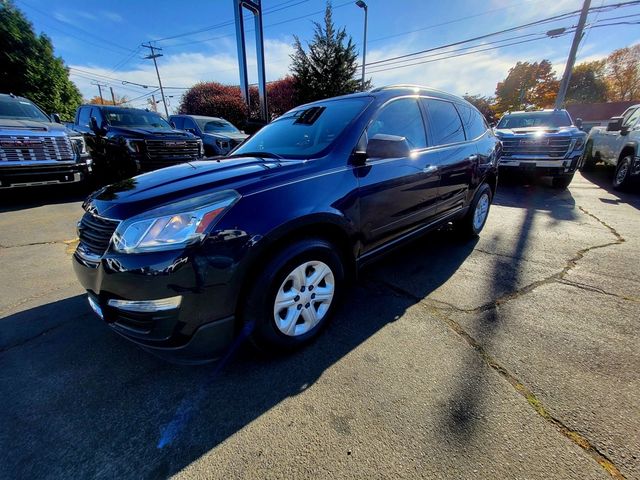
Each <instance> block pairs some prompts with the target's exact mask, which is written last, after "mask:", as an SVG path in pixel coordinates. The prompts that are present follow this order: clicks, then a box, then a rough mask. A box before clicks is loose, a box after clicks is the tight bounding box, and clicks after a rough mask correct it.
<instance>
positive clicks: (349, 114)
mask: <svg viewBox="0 0 640 480" xmlns="http://www.w3.org/2000/svg"><path fill="white" fill-rule="evenodd" d="M369 102H370V98H368V97H360V98H349V99H341V100H334V101H328V102H322V103H321V102H318V103H314V104H313V105H308V106H304V107H302V108H295V109H293V110H290V111H289V112H287V113H285V114H284V115H282V116H281V117H279V118H277V119H276V120H274V121H273V122H271V123H270V124H269V125H267V126H265V127H264V128H262V130H260V131H258V132H257V133H256V134H255V135H254V136H253V137H251V138H249V139H248V140H247V141H246V142H244V143H243V144H242V146H241V147H239V148H238V149H236V150H235V151H234V152H233V154H234V155H242V153H244V152H246V153H252V154H255V153H256V152H265V153H270V154H275V155H279V156H282V157H284V158H299V157H303V158H309V157H313V156H316V155H318V154H319V153H320V152H321V151H322V150H324V149H325V148H327V147H328V146H329V145H331V144H332V143H333V142H334V140H335V139H336V138H338V136H339V135H340V134H341V133H342V132H343V131H344V129H345V128H346V127H347V125H349V124H350V123H351V121H352V120H353V119H354V118H355V117H356V116H357V115H358V114H359V113H360V112H361V111H362V110H363V109H364V107H365V106H366V105H367V104H368V103H369Z"/></svg>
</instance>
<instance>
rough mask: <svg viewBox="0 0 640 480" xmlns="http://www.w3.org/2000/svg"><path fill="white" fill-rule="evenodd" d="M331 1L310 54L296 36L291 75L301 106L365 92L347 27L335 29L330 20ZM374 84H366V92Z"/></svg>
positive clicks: (316, 25)
mask: <svg viewBox="0 0 640 480" xmlns="http://www.w3.org/2000/svg"><path fill="white" fill-rule="evenodd" d="M331 13H332V9H331V2H327V8H326V10H325V14H324V25H321V24H320V23H317V22H313V23H314V25H315V28H314V35H313V41H312V42H311V43H309V44H308V45H307V47H308V51H305V49H304V48H303V46H302V42H300V39H299V38H298V37H297V36H295V37H294V38H295V43H294V45H293V47H294V49H295V52H294V53H293V54H292V55H291V60H292V64H291V73H292V75H293V77H294V79H295V82H296V91H297V95H298V99H297V100H298V102H299V103H307V102H312V101H314V100H320V99H323V98H329V97H335V96H337V95H345V94H348V93H355V92H358V91H360V90H362V82H361V80H360V79H358V78H356V71H357V70H358V52H357V51H356V47H355V45H354V44H353V39H352V38H351V36H349V35H347V33H346V31H345V29H344V28H340V29H336V27H335V26H334V24H333V19H332V17H331ZM370 86H371V82H370V81H367V82H366V85H365V90H367V89H369V88H370Z"/></svg>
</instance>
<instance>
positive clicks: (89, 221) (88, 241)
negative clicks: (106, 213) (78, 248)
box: [78, 212, 120, 256]
mask: <svg viewBox="0 0 640 480" xmlns="http://www.w3.org/2000/svg"><path fill="white" fill-rule="evenodd" d="M119 223H120V222H118V221H116V220H109V219H106V218H102V217H97V216H95V215H92V214H91V213H89V212H87V213H85V214H84V215H83V216H82V219H81V220H80V223H79V224H78V236H79V237H80V243H81V244H82V246H84V248H85V249H87V250H88V251H89V252H91V253H93V254H95V255H100V256H102V255H104V252H106V251H107V248H108V247H109V242H110V241H111V236H112V235H113V232H115V231H116V228H117V227H118V224H119Z"/></svg>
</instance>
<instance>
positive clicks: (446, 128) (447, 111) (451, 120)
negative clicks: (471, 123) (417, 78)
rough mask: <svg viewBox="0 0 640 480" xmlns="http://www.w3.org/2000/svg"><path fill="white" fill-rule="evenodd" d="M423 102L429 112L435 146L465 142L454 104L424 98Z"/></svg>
mask: <svg viewBox="0 0 640 480" xmlns="http://www.w3.org/2000/svg"><path fill="white" fill-rule="evenodd" d="M422 102H423V103H424V105H425V106H426V108H427V110H428V111H429V123H430V129H431V132H432V134H433V145H434V146H438V145H449V144H451V143H458V142H464V141H465V136H464V130H463V128H462V121H461V120H460V115H458V111H457V110H456V107H454V106H453V103H451V102H448V101H446V100H436V99H433V98H423V99H422Z"/></svg>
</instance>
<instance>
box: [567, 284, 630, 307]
mask: <svg viewBox="0 0 640 480" xmlns="http://www.w3.org/2000/svg"><path fill="white" fill-rule="evenodd" d="M558 282H559V283H562V284H564V285H568V286H570V287H576V288H579V289H581V290H586V291H588V292H595V293H600V294H602V295H609V296H611V297H616V298H619V299H621V300H626V301H627V302H635V303H640V298H636V297H627V296H626V295H620V294H617V293H613V292H609V291H607V290H604V289H602V288H600V287H595V286H593V285H587V284H586V283H580V282H574V281H572V280H567V279H562V280H559V281H558Z"/></svg>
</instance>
